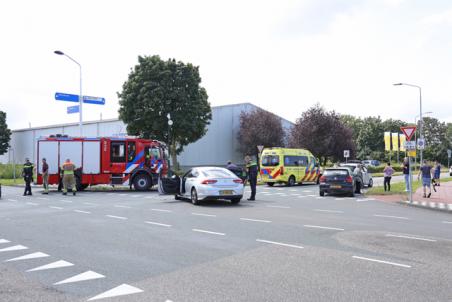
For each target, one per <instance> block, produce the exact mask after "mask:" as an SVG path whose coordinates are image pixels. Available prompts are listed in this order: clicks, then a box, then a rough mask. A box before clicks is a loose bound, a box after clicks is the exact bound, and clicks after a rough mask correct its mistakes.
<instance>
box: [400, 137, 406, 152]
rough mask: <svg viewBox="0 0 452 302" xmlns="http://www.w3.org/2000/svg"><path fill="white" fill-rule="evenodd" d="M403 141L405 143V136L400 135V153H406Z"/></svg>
mask: <svg viewBox="0 0 452 302" xmlns="http://www.w3.org/2000/svg"><path fill="white" fill-rule="evenodd" d="M405 141H406V137H405V135H402V134H401V135H400V151H403V152H406V150H405Z"/></svg>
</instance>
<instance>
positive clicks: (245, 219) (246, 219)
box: [240, 218, 271, 223]
mask: <svg viewBox="0 0 452 302" xmlns="http://www.w3.org/2000/svg"><path fill="white" fill-rule="evenodd" d="M240 220H244V221H253V222H264V223H270V222H271V221H270V220H261V219H251V218H240Z"/></svg>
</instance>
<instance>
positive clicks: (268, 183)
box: [267, 182, 275, 187]
mask: <svg viewBox="0 0 452 302" xmlns="http://www.w3.org/2000/svg"><path fill="white" fill-rule="evenodd" d="M274 185H275V183H274V182H267V186H269V187H273V186H274Z"/></svg>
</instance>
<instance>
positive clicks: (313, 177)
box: [260, 148, 321, 186]
mask: <svg viewBox="0 0 452 302" xmlns="http://www.w3.org/2000/svg"><path fill="white" fill-rule="evenodd" d="M260 174H261V178H262V181H263V182H265V183H266V184H267V185H269V186H273V185H274V184H275V183H282V184H286V185H288V186H293V185H295V184H297V183H298V184H302V183H318V181H319V178H320V176H321V175H320V164H319V161H318V159H316V158H315V157H314V155H312V153H311V152H310V151H308V150H306V149H289V148H265V149H264V150H263V151H262V154H261V157H260Z"/></svg>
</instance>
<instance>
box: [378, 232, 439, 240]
mask: <svg viewBox="0 0 452 302" xmlns="http://www.w3.org/2000/svg"><path fill="white" fill-rule="evenodd" d="M386 237H396V238H404V239H413V240H421V241H429V242H436V240H434V239H428V238H422V237H415V236H406V235H394V234H386Z"/></svg>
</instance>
